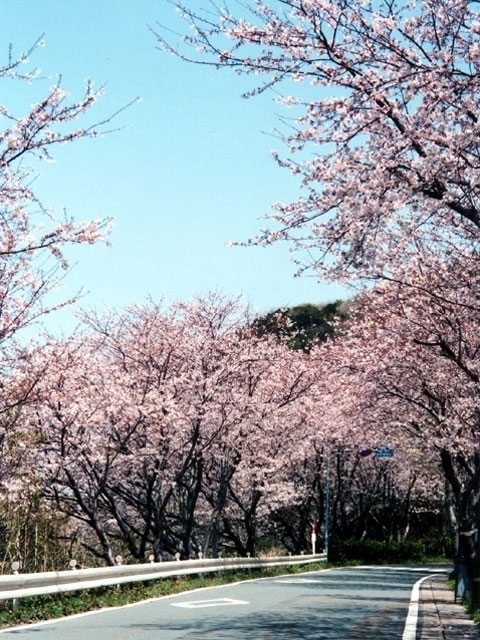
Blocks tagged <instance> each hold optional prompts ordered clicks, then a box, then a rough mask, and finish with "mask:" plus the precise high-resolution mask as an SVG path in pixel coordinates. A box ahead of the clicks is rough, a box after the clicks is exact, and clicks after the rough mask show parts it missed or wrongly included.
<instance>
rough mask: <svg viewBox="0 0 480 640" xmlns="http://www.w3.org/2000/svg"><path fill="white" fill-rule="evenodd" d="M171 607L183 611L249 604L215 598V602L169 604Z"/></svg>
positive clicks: (241, 601)
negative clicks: (183, 608)
mask: <svg viewBox="0 0 480 640" xmlns="http://www.w3.org/2000/svg"><path fill="white" fill-rule="evenodd" d="M170 604H171V606H172V607H185V609H200V608H202V607H224V606H228V605H230V604H250V603H249V602H247V601H246V600H233V599H232V598H217V599H216V600H193V601H190V602H175V603H174V602H171V603H170Z"/></svg>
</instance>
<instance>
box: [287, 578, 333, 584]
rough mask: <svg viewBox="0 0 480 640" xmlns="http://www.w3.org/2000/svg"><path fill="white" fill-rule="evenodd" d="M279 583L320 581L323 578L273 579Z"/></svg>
mask: <svg viewBox="0 0 480 640" xmlns="http://www.w3.org/2000/svg"><path fill="white" fill-rule="evenodd" d="M275 582H277V583H279V584H304V583H308V582H316V583H322V582H323V580H309V579H308V578H287V579H284V580H275Z"/></svg>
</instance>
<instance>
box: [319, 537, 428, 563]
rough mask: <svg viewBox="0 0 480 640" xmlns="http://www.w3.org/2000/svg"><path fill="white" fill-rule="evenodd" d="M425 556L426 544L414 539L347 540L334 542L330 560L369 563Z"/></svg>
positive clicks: (415, 558) (416, 560)
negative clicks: (396, 540) (405, 540)
mask: <svg viewBox="0 0 480 640" xmlns="http://www.w3.org/2000/svg"><path fill="white" fill-rule="evenodd" d="M424 557H425V547H424V545H423V544H422V543H421V542H416V541H414V540H408V541H407V542H382V541H380V540H345V541H343V542H337V543H335V544H333V545H332V547H331V552H330V554H329V560H331V561H332V562H349V561H352V560H361V561H362V562H365V563H367V564H383V563H385V562H392V563H401V562H419V561H422V560H423V559H424Z"/></svg>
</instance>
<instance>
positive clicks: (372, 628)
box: [0, 567, 432, 640]
mask: <svg viewBox="0 0 480 640" xmlns="http://www.w3.org/2000/svg"><path fill="white" fill-rule="evenodd" d="M431 573H432V571H431V570H429V569H428V568H426V569H425V570H418V569H417V570H413V569H408V568H404V569H402V568H400V569H399V568H391V569H389V568H384V567H378V568H355V569H354V568H348V569H335V570H329V571H322V572H315V573H306V574H297V575H295V576H289V577H283V578H269V579H263V580H254V581H250V582H245V583H237V584H234V585H228V586H225V585H224V586H221V587H216V588H209V589H201V590H198V591H194V592H192V591H191V592H187V593H182V594H178V595H176V596H173V597H169V598H161V599H157V600H154V601H150V602H147V603H141V604H136V605H129V606H127V607H122V608H118V609H113V610H104V611H102V612H95V613H90V614H84V615H81V616H76V617H72V618H69V619H63V620H61V621H57V622H54V623H48V624H41V625H31V626H28V627H23V628H21V629H20V628H16V629H11V630H8V631H5V632H0V636H1V638H0V640H14V639H17V640H33V639H37V640H97V639H98V640H160V639H161V640H187V639H188V640H193V639H195V640H234V639H235V640H237V639H242V640H287V639H288V640H293V639H295V640H296V639H302V640H314V639H315V640H333V639H335V640H363V639H368V640H396V639H399V640H401V639H402V635H403V632H404V627H405V621H406V617H407V612H408V606H409V602H410V596H411V590H412V586H413V584H414V583H415V582H416V581H417V580H418V579H419V578H421V577H422V576H424V575H429V574H431Z"/></svg>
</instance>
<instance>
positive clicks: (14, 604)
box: [10, 560, 20, 611]
mask: <svg viewBox="0 0 480 640" xmlns="http://www.w3.org/2000/svg"><path fill="white" fill-rule="evenodd" d="M10 566H11V567H12V573H13V575H14V576H17V575H18V570H19V569H20V562H18V560H15V561H14V562H12V564H11V565H10ZM12 609H13V610H14V611H16V610H17V609H18V600H17V598H14V599H13V600H12Z"/></svg>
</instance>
